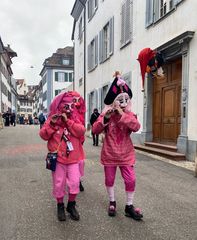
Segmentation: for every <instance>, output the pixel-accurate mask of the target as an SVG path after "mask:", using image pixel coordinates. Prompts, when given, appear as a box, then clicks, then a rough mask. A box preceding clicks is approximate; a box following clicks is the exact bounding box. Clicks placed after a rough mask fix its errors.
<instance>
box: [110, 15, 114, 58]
mask: <svg viewBox="0 0 197 240" xmlns="http://www.w3.org/2000/svg"><path fill="white" fill-rule="evenodd" d="M109 32H110V42H109V55H112V54H113V52H114V17H112V18H111V19H110V21H109Z"/></svg>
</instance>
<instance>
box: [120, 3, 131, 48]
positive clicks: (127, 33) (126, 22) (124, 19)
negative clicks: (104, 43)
mask: <svg viewBox="0 0 197 240" xmlns="http://www.w3.org/2000/svg"><path fill="white" fill-rule="evenodd" d="M132 32H133V0H126V1H125V2H124V3H123V4H122V8H121V40H120V43H121V47H123V46H125V45H126V44H127V43H129V42H130V41H131V38H132Z"/></svg>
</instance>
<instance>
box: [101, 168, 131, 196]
mask: <svg viewBox="0 0 197 240" xmlns="http://www.w3.org/2000/svg"><path fill="white" fill-rule="evenodd" d="M119 168H120V172H121V175H122V178H123V179H124V184H125V191H127V192H134V191H135V170H134V167H133V166H119ZM116 169H117V166H104V171H105V185H106V187H112V186H113V185H114V181H115V176H116Z"/></svg>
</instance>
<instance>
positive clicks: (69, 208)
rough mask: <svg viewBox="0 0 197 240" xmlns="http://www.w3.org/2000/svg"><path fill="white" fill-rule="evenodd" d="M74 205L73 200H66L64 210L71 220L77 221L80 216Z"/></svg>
mask: <svg viewBox="0 0 197 240" xmlns="http://www.w3.org/2000/svg"><path fill="white" fill-rule="evenodd" d="M75 205H76V202H75V201H73V202H68V205H67V208H66V210H67V212H69V213H70V217H71V219H72V220H75V221H78V220H79V218H80V216H79V213H78V212H77V209H76V208H75Z"/></svg>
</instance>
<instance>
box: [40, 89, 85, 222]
mask: <svg viewBox="0 0 197 240" xmlns="http://www.w3.org/2000/svg"><path fill="white" fill-rule="evenodd" d="M84 134H85V127H84V125H83V124H82V123H81V122H80V120H79V119H78V117H77V112H76V109H75V105H74V103H73V97H72V96H71V95H70V94H68V93H66V92H65V93H61V94H59V95H57V96H56V97H55V98H54V100H53V101H52V103H51V105H50V113H49V116H48V119H47V120H46V122H45V124H44V125H43V126H42V128H41V129H40V136H41V138H42V139H44V140H45V141H48V144H47V146H48V151H49V152H50V153H51V154H54V153H56V154H57V155H56V158H57V163H56V169H55V171H53V172H52V180H53V196H54V198H55V199H56V201H57V217H58V220H59V221H65V220H66V216H65V211H64V196H65V194H66V190H67V191H68V203H67V207H66V210H67V212H69V213H70V217H71V219H73V220H76V221H78V220H79V218H80V216H79V213H78V211H77V209H76V207H75V206H76V201H75V200H76V196H77V194H78V193H79V179H80V172H79V161H80V160H81V159H84V158H85V156H84V151H83V147H82V144H81V137H82V136H84Z"/></svg>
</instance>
